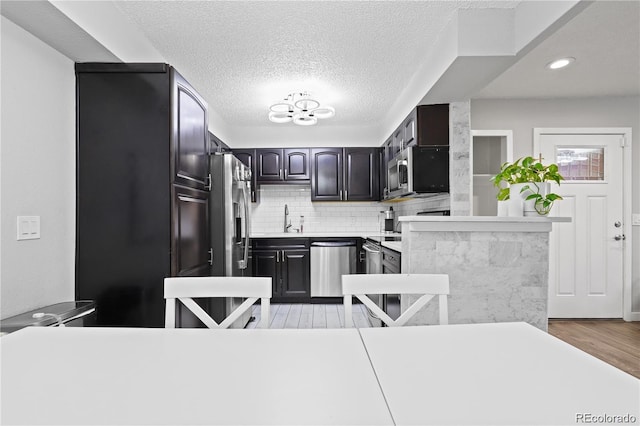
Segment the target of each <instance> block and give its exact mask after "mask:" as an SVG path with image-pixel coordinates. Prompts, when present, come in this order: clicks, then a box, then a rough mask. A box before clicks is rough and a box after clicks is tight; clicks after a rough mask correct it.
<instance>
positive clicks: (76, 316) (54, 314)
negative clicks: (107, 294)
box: [0, 300, 96, 333]
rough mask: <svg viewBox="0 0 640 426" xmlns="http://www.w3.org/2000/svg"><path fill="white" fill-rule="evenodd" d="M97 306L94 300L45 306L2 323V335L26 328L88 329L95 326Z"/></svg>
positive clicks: (4, 320) (6, 319)
mask: <svg viewBox="0 0 640 426" xmlns="http://www.w3.org/2000/svg"><path fill="white" fill-rule="evenodd" d="M95 311H96V305H95V303H94V302H93V301H92V300H78V301H74V302H62V303H56V304H55V305H49V306H44V307H42V308H38V309H34V310H32V311H29V312H25V313H22V314H19V315H16V316H13V317H10V318H5V319H3V320H2V321H0V332H1V333H12V332H14V331H18V330H20V329H21V328H24V327H30V326H35V327H51V326H54V327H55V326H59V325H60V324H64V326H65V327H87V326H91V325H94V324H95V316H96V315H95Z"/></svg>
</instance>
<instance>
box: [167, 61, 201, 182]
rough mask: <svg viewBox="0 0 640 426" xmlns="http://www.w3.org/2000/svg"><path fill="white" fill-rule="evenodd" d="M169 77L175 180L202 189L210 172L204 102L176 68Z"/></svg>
mask: <svg viewBox="0 0 640 426" xmlns="http://www.w3.org/2000/svg"><path fill="white" fill-rule="evenodd" d="M172 77H173V78H172V82H173V99H172V132H171V134H172V146H173V150H174V152H173V154H174V160H173V161H174V164H173V170H174V182H175V183H176V184H179V185H185V186H190V187H193V188H200V189H202V188H204V187H205V186H206V184H207V177H208V175H209V167H208V164H209V157H208V154H209V131H208V124H207V104H206V103H205V101H204V100H203V99H202V98H201V97H200V95H198V93H197V92H196V91H195V90H194V89H193V87H191V86H190V85H189V83H187V81H186V80H185V79H184V78H183V77H182V76H181V75H180V74H179V73H178V72H177V71H175V70H173V73H172Z"/></svg>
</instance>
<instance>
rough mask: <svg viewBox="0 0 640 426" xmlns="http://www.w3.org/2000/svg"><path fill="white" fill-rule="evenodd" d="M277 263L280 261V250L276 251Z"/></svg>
mask: <svg viewBox="0 0 640 426" xmlns="http://www.w3.org/2000/svg"><path fill="white" fill-rule="evenodd" d="M276 263H280V250H278V251H276Z"/></svg>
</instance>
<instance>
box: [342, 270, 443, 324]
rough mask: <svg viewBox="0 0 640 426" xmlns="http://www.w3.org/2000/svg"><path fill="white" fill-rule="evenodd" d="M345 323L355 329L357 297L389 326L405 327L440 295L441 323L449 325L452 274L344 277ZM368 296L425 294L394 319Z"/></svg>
mask: <svg viewBox="0 0 640 426" xmlns="http://www.w3.org/2000/svg"><path fill="white" fill-rule="evenodd" d="M342 294H343V295H344V324H345V327H352V326H353V317H352V306H351V303H352V299H353V296H356V297H357V298H358V299H360V300H361V301H362V303H364V305H365V306H367V307H368V308H369V309H370V310H371V312H372V313H373V314H374V315H376V316H377V317H378V318H380V320H382V321H384V323H385V324H387V325H388V326H389V327H399V326H402V325H405V324H406V323H407V321H409V320H410V319H411V317H413V315H415V314H416V312H418V311H419V310H420V309H421V308H422V307H423V306H425V305H426V304H427V303H428V302H429V301H430V300H431V299H433V298H434V297H435V296H438V303H439V314H440V324H448V323H449V314H448V310H447V295H448V294H449V275H446V274H360V275H343V276H342ZM367 294H421V295H422V296H421V297H420V298H419V299H418V300H416V301H415V302H414V303H413V304H412V305H411V306H410V307H409V308H408V309H407V310H406V311H404V312H403V313H402V315H400V317H398V319H396V320H393V319H391V318H390V317H389V315H387V314H386V313H385V312H384V311H383V310H382V309H381V308H380V307H379V306H378V305H377V304H375V303H374V302H373V301H372V300H371V299H370V298H369V297H367Z"/></svg>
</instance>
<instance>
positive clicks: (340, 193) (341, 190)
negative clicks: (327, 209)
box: [340, 189, 342, 201]
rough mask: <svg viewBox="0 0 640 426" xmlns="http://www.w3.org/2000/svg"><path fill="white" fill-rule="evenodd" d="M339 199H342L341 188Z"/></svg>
mask: <svg viewBox="0 0 640 426" xmlns="http://www.w3.org/2000/svg"><path fill="white" fill-rule="evenodd" d="M340 201H342V189H341V190H340Z"/></svg>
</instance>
